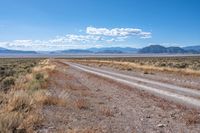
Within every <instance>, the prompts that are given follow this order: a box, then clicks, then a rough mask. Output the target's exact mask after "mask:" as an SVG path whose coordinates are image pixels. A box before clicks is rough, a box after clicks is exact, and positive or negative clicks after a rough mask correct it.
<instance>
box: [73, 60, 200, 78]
mask: <svg viewBox="0 0 200 133" xmlns="http://www.w3.org/2000/svg"><path fill="white" fill-rule="evenodd" d="M73 61H75V62H76V61H78V62H82V63H86V64H87V62H88V63H94V64H98V66H100V67H101V66H110V67H114V68H118V69H122V70H127V71H132V70H142V71H144V74H149V73H153V72H154V71H160V72H175V73H179V74H184V75H188V74H189V75H194V76H196V75H197V76H199V75H200V57H199V56H191V57H126V58H125V57H124V58H123V57H121V58H87V59H76V60H73ZM88 65H89V64H88Z"/></svg>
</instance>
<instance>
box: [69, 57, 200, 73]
mask: <svg viewBox="0 0 200 133" xmlns="http://www.w3.org/2000/svg"><path fill="white" fill-rule="evenodd" d="M114 60H115V59H113V60H92V59H90V60H72V61H75V62H79V63H84V64H86V65H87V64H88V63H92V64H98V65H99V66H110V67H114V68H117V69H120V70H128V71H131V70H134V69H138V70H142V71H144V72H151V73H152V72H157V71H160V72H173V73H179V74H184V75H193V76H199V75H200V71H199V70H195V69H191V68H176V67H168V66H163V67H160V66H155V65H153V64H143V63H138V62H136V63H134V62H126V61H114Z"/></svg>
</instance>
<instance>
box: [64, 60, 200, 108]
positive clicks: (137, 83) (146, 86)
mask: <svg viewBox="0 0 200 133" xmlns="http://www.w3.org/2000/svg"><path fill="white" fill-rule="evenodd" d="M65 63H66V64H68V65H70V66H71V67H73V68H75V69H78V70H81V71H85V72H88V73H92V74H95V75H98V76H102V77H105V78H109V79H112V80H114V81H117V82H120V83H123V84H126V85H128V86H130V87H134V88H137V89H140V90H144V91H147V92H149V93H151V94H153V95H156V96H159V97H162V98H164V99H166V100H169V101H174V102H178V103H181V104H184V105H186V106H191V107H195V108H198V109H200V91H198V90H193V89H190V88H184V87H180V86H176V85H171V84H168V83H161V82H158V81H153V80H149V79H145V78H141V77H133V76H129V75H125V74H121V73H116V72H112V71H107V70H102V69H99V68H92V67H88V66H85V65H80V64H76V63H70V62H65Z"/></svg>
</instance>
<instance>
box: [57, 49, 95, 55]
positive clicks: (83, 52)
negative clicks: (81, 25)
mask: <svg viewBox="0 0 200 133" xmlns="http://www.w3.org/2000/svg"><path fill="white" fill-rule="evenodd" d="M60 53H65V54H89V53H93V52H92V51H90V50H87V49H86V50H85V49H69V50H63V51H60Z"/></svg>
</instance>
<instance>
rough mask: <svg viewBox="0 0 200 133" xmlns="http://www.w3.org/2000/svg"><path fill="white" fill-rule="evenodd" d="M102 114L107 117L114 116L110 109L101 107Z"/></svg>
mask: <svg viewBox="0 0 200 133" xmlns="http://www.w3.org/2000/svg"><path fill="white" fill-rule="evenodd" d="M100 112H101V114H103V115H104V116H106V117H112V116H114V114H113V112H112V110H111V109H110V108H108V107H101V109H100Z"/></svg>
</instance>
